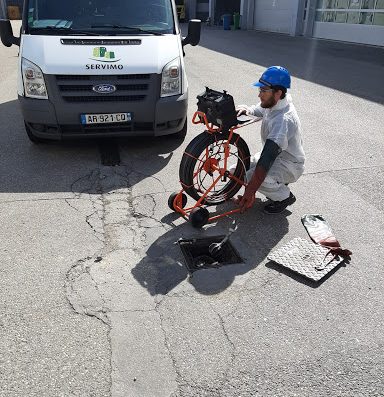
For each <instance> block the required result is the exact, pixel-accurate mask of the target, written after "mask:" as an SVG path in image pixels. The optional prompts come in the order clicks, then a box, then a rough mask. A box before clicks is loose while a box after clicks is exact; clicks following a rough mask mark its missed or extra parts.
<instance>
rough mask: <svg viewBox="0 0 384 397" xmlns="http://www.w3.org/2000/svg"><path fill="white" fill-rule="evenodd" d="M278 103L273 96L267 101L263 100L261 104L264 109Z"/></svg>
mask: <svg viewBox="0 0 384 397" xmlns="http://www.w3.org/2000/svg"><path fill="white" fill-rule="evenodd" d="M276 103H277V101H276V99H275V98H274V97H271V98H269V99H268V101H265V102H264V103H263V102H261V103H260V106H261V107H262V108H264V109H269V108H272V107H274V106H275V105H276Z"/></svg>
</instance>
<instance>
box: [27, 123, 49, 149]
mask: <svg viewBox="0 0 384 397" xmlns="http://www.w3.org/2000/svg"><path fill="white" fill-rule="evenodd" d="M24 126H25V131H26V132H27V135H28V138H29V140H30V141H31V142H33V143H35V144H39V143H44V142H47V140H46V139H44V138H39V137H37V136H36V135H35V134H34V133H33V132H32V130H31V129H30V128H29V127H28V126H27V123H25V122H24Z"/></svg>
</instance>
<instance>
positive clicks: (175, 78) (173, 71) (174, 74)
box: [161, 58, 181, 97]
mask: <svg viewBox="0 0 384 397" xmlns="http://www.w3.org/2000/svg"><path fill="white" fill-rule="evenodd" d="M180 94H181V66H180V58H175V59H174V60H173V61H171V62H169V63H167V64H166V65H165V66H164V69H163V72H162V74H161V96H162V97H167V96H172V95H180Z"/></svg>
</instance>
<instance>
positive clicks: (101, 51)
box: [90, 47, 120, 62]
mask: <svg viewBox="0 0 384 397" xmlns="http://www.w3.org/2000/svg"><path fill="white" fill-rule="evenodd" d="M90 59H92V60H93V61H99V62H119V61H120V59H116V55H115V52H114V51H108V50H107V47H95V48H94V49H93V58H90Z"/></svg>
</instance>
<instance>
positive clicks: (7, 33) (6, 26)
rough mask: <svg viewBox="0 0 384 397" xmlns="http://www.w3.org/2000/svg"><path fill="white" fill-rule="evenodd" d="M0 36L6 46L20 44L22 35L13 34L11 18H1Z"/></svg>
mask: <svg viewBox="0 0 384 397" xmlns="http://www.w3.org/2000/svg"><path fill="white" fill-rule="evenodd" d="M0 38H1V41H2V43H3V44H4V45H5V46H6V47H11V45H12V44H15V45H18V46H19V45H20V37H15V36H14V35H13V30H12V25H11V22H10V20H9V19H0Z"/></svg>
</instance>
